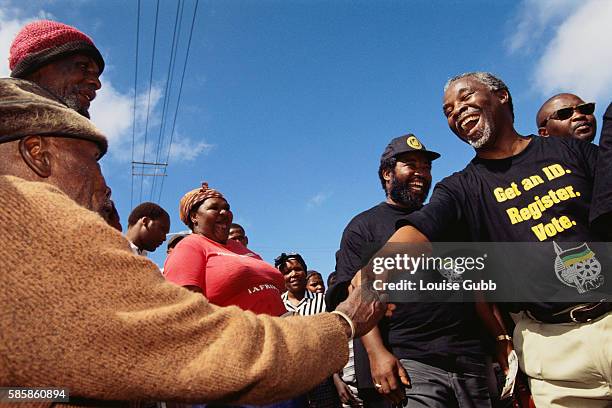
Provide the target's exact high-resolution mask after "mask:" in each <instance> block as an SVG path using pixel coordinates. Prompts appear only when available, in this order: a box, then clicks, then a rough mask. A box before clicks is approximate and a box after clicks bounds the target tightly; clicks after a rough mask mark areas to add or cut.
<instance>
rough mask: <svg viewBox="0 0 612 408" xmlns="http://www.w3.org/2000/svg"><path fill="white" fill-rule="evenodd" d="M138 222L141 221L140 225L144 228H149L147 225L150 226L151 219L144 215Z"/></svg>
mask: <svg viewBox="0 0 612 408" xmlns="http://www.w3.org/2000/svg"><path fill="white" fill-rule="evenodd" d="M140 220H141V221H142V225H143V226H144V227H145V228H149V225H151V221H153V220H152V219H151V218H149V217H147V216H146V215H145V216H144V217H142V218H141V219H140Z"/></svg>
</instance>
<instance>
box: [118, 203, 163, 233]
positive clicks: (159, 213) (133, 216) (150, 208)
mask: <svg viewBox="0 0 612 408" xmlns="http://www.w3.org/2000/svg"><path fill="white" fill-rule="evenodd" d="M142 217H149V218H151V219H152V220H159V219H160V218H167V219H170V216H169V215H168V213H167V212H166V210H164V209H163V208H161V207H160V206H159V205H157V204H155V203H151V202H148V201H147V202H144V203H142V204H139V205H137V206H136V207H135V208H134V209H133V210H132V212H131V213H130V216H129V217H128V227H131V226H132V225H134V224H136V223H137V222H138V220H139V219H141V218H142Z"/></svg>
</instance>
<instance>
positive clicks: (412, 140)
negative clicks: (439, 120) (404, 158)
mask: <svg viewBox="0 0 612 408" xmlns="http://www.w3.org/2000/svg"><path fill="white" fill-rule="evenodd" d="M406 143H407V144H408V146H410V147H412V148H413V149H422V148H423V145H422V144H421V142H420V141H419V139H417V138H416V136H410V137H409V138H408V139H406Z"/></svg>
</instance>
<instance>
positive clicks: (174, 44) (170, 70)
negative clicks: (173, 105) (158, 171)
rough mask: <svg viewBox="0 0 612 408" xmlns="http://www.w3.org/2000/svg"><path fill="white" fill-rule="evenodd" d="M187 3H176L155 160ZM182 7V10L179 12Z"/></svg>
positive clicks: (155, 179) (152, 188)
mask: <svg viewBox="0 0 612 408" xmlns="http://www.w3.org/2000/svg"><path fill="white" fill-rule="evenodd" d="M184 5H185V3H184V2H183V1H181V0H179V1H178V2H177V3H176V14H175V17H174V32H173V34H172V48H171V50H170V59H169V61H168V73H167V75H166V89H165V90H164V103H163V107H162V115H161V123H160V125H159V135H158V137H157V148H156V149H155V150H156V152H155V162H156V163H157V162H159V156H160V154H161V148H162V146H163V141H164V137H163V131H164V128H165V126H166V116H167V110H168V106H169V104H170V94H169V93H170V89H172V86H171V84H172V80H173V78H174V76H173V75H172V73H173V70H174V63H175V61H176V54H177V52H176V50H177V48H178V39H179V38H180V35H181V27H182V20H183V6H184ZM179 9H180V12H179ZM179 14H180V17H179ZM177 28H178V33H179V34H178V36H177V35H176V33H177ZM156 181H157V178H154V179H153V182H152V183H151V195H150V200H151V201H153V197H154V195H155V185H156Z"/></svg>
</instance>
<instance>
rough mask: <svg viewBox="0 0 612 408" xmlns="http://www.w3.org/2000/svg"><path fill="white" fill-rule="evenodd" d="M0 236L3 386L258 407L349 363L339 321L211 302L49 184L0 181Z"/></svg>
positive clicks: (91, 395) (4, 178)
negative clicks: (168, 278) (166, 276)
mask: <svg viewBox="0 0 612 408" xmlns="http://www.w3.org/2000/svg"><path fill="white" fill-rule="evenodd" d="M0 231H2V245H1V246H0V299H1V300H2V306H1V308H0V386H23V387H34V386H55V387H65V388H68V389H69V390H70V394H71V395H74V396H77V395H78V396H81V397H88V398H96V399H105V400H149V401H172V400H181V401H185V402H190V401H193V402H209V401H215V402H222V403H223V402H238V403H250V404H263V403H269V402H272V401H279V400H284V399H288V398H289V397H291V396H294V395H298V394H300V393H303V392H305V391H307V390H309V389H312V388H313V387H314V386H315V385H317V384H319V383H321V381H323V380H324V379H325V378H326V377H329V376H330V375H331V374H332V373H333V372H336V371H338V370H340V369H341V368H342V366H343V365H344V364H345V363H346V361H347V359H348V350H347V336H346V333H345V330H344V328H343V325H342V323H341V322H340V320H339V319H338V318H337V316H335V315H330V314H321V315H317V316H311V317H290V318H286V319H281V318H275V317H269V316H261V315H260V316H256V315H255V314H253V313H250V312H244V311H242V310H240V309H239V308H237V307H227V308H221V307H217V306H214V305H211V304H210V303H208V301H207V300H206V299H205V298H203V297H202V295H200V294H195V293H191V292H189V291H188V290H186V289H183V288H180V287H178V286H175V285H173V284H170V283H167V282H165V281H164V280H163V278H162V277H161V276H160V274H159V271H158V270H157V267H156V266H155V265H154V264H153V263H152V262H151V261H149V260H147V259H145V258H143V257H139V256H135V255H133V254H132V253H131V251H130V250H129V246H128V242H127V241H126V239H125V238H124V237H123V236H122V235H121V234H120V233H119V232H118V231H116V230H114V229H113V228H111V227H109V226H107V225H106V224H105V223H104V221H103V220H102V218H100V217H99V216H98V215H97V214H95V213H93V212H91V211H88V210H86V209H84V208H83V207H80V206H78V205H77V204H76V203H75V202H74V201H72V200H71V199H69V198H68V197H67V196H66V195H65V194H63V193H62V192H60V191H59V190H58V189H56V188H54V187H52V186H50V185H48V184H44V183H34V182H27V181H24V180H22V179H19V178H16V177H11V176H0Z"/></svg>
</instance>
